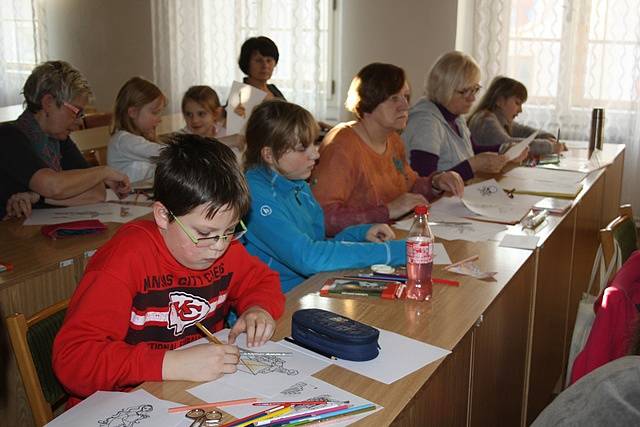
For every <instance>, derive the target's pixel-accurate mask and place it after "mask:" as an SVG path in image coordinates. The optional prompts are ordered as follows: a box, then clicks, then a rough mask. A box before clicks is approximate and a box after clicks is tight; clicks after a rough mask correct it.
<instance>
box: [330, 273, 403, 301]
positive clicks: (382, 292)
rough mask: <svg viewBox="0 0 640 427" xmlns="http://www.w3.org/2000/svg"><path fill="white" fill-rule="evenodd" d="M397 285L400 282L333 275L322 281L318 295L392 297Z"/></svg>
mask: <svg viewBox="0 0 640 427" xmlns="http://www.w3.org/2000/svg"><path fill="white" fill-rule="evenodd" d="M399 285H401V283H400V282H390V281H381V280H369V279H345V278H339V277H337V278H336V277H334V278H332V279H327V281H326V282H324V285H323V286H322V288H321V289H320V295H322V296H327V295H329V294H339V295H359V296H371V297H378V298H383V299H394V298H395V293H396V289H397V288H398V286H399Z"/></svg>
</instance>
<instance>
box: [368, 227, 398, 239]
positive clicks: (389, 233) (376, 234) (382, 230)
mask: <svg viewBox="0 0 640 427" xmlns="http://www.w3.org/2000/svg"><path fill="white" fill-rule="evenodd" d="M395 238H396V233H394V232H393V230H392V229H391V227H389V226H388V225H387V224H373V225H372V226H371V227H369V229H368V230H367V234H366V236H365V239H367V241H368V242H378V243H379V242H386V241H387V240H393V239H395Z"/></svg>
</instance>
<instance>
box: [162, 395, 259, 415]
mask: <svg viewBox="0 0 640 427" xmlns="http://www.w3.org/2000/svg"><path fill="white" fill-rule="evenodd" d="M256 400H258V398H257V397H249V398H247V399H236V400H223V401H222V402H212V403H203V404H200V405H190V406H176V407H174V408H169V409H168V411H169V413H170V414H173V413H176V412H184V411H190V410H192V409H197V408H200V409H209V408H222V407H223V406H233V405H248V404H249V403H254V402H255V401H256Z"/></svg>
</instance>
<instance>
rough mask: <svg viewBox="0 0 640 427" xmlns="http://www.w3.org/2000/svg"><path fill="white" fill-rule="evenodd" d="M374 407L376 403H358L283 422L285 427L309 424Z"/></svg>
mask: <svg viewBox="0 0 640 427" xmlns="http://www.w3.org/2000/svg"><path fill="white" fill-rule="evenodd" d="M374 409H376V405H375V404H373V403H367V404H365V405H359V406H354V407H352V408H348V409H342V410H341V411H335V412H330V413H327V414H322V415H315V416H312V417H309V418H306V419H303V420H298V421H294V422H292V423H290V424H285V425H286V426H287V427H289V426H291V427H293V426H301V425H304V424H311V423H317V422H320V421H324V420H328V419H330V418H337V417H342V416H347V415H356V414H358V413H360V412H367V411H372V410H374Z"/></svg>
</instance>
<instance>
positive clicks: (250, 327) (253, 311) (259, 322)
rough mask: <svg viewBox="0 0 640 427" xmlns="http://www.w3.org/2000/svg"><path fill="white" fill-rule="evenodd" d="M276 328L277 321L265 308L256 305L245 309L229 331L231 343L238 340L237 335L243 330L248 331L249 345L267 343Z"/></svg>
mask: <svg viewBox="0 0 640 427" xmlns="http://www.w3.org/2000/svg"><path fill="white" fill-rule="evenodd" d="M275 330H276V321H275V320H273V317H271V314H269V312H268V311H266V310H265V309H263V308H261V307H258V306H257V305H256V306H253V307H250V308H248V309H247V310H245V312H244V313H242V315H241V316H240V317H238V321H237V322H236V324H235V325H233V328H231V331H230V332H229V340H228V342H229V344H234V343H235V342H236V337H237V336H238V335H240V334H241V333H242V332H246V333H247V346H248V347H258V346H261V345H263V344H264V343H266V342H267V341H268V340H269V338H271V336H272V335H273V332H274V331H275Z"/></svg>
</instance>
